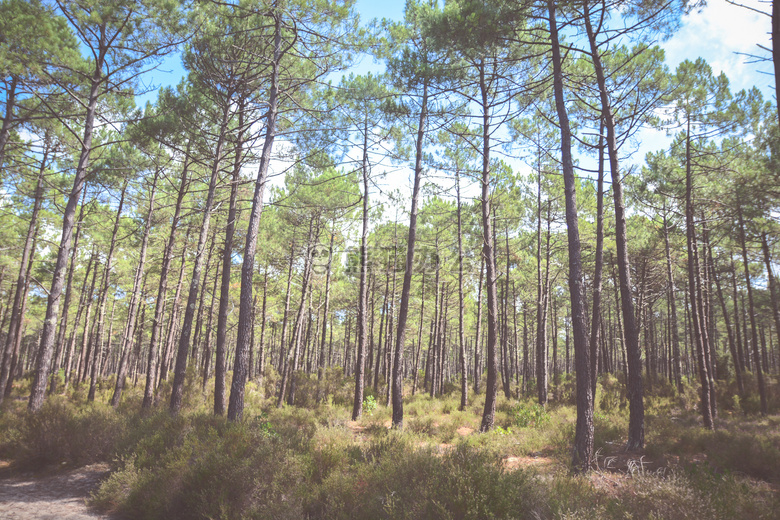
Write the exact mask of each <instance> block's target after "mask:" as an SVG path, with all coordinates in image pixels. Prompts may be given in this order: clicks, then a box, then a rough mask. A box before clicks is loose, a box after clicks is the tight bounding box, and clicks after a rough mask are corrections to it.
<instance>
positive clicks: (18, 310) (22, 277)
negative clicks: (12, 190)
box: [0, 147, 49, 403]
mask: <svg viewBox="0 0 780 520" xmlns="http://www.w3.org/2000/svg"><path fill="white" fill-rule="evenodd" d="M48 152H49V150H48V147H47V148H46V149H45V150H44V154H43V158H42V159H41V167H40V169H39V170H38V181H37V183H36V185H35V194H34V195H33V200H34V202H33V210H32V214H31V215H30V223H29V225H28V226H27V236H26V237H25V239H24V247H23V248H22V258H21V259H20V260H19V276H18V277H17V279H16V290H15V291H14V300H13V305H12V307H11V320H10V323H9V325H8V333H7V334H6V337H5V348H4V350H3V364H2V372H1V373H0V403H2V402H3V398H4V392H3V391H2V389H4V388H5V387H6V386H7V385H8V380H9V379H10V378H11V375H10V374H11V359H12V357H13V347H14V344H15V343H16V337H17V335H18V334H19V332H20V330H21V327H20V324H21V322H22V320H23V318H24V316H23V313H22V296H23V294H24V288H25V287H27V284H28V283H29V281H28V279H27V273H28V271H29V264H30V263H31V261H32V257H33V255H34V254H35V251H34V250H33V242H34V241H35V236H36V232H35V230H36V228H37V227H38V213H39V212H40V209H41V203H42V201H43V173H44V171H45V170H46V161H47V159H48ZM1 164H2V163H0V165H1Z"/></svg>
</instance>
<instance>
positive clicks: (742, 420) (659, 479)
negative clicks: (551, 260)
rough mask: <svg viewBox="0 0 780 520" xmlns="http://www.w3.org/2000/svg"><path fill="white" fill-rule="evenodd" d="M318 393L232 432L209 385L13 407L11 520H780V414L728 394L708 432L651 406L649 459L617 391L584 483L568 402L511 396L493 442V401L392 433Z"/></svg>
mask: <svg viewBox="0 0 780 520" xmlns="http://www.w3.org/2000/svg"><path fill="white" fill-rule="evenodd" d="M304 382H306V381H305V380H304ZM314 383H315V382H312V383H311V385H310V386H309V387H307V386H305V385H302V387H301V391H300V392H299V396H300V397H301V403H299V405H297V406H285V407H282V408H277V407H276V406H275V401H274V399H273V397H269V396H272V394H270V393H267V392H261V391H260V390H258V388H257V387H256V386H255V385H254V383H251V382H250V383H248V385H247V387H248V390H247V392H246V403H245V405H246V406H245V410H244V417H243V420H241V421H238V422H235V423H234V422H230V421H226V420H225V418H224V417H219V416H214V414H213V412H212V410H211V403H212V402H213V395H212V394H211V393H210V392H208V393H206V394H203V393H201V390H200V385H191V386H190V387H188V391H187V392H186V393H185V397H186V399H185V401H184V402H185V409H184V411H183V412H182V413H180V414H178V415H176V416H171V415H170V414H169V413H168V411H167V408H166V407H165V406H160V407H157V408H155V409H154V410H152V411H149V412H141V411H140V402H141V399H142V397H143V395H142V388H138V389H128V392H127V395H126V397H125V401H124V402H123V403H122V405H121V406H120V407H119V408H118V409H114V408H112V407H110V406H108V405H106V404H104V403H105V402H106V401H107V400H108V398H109V395H107V394H108V393H109V392H110V388H109V387H110V386H111V385H110V384H106V385H104V386H105V388H107V389H108V390H106V389H103V390H101V392H102V393H99V394H98V398H97V399H96V400H95V402H94V403H90V402H87V399H86V390H85V389H84V388H77V389H73V390H71V391H70V393H69V394H68V395H64V396H52V397H51V398H49V399H48V400H47V402H46V404H45V406H44V409H43V410H42V411H41V412H40V413H38V414H34V415H31V414H28V413H26V408H25V406H24V402H23V401H19V402H17V401H14V400H10V401H7V403H8V404H5V405H4V406H3V407H2V409H0V519H1V520H4V519H14V520H15V519H57V520H59V519H65V520H74V519H76V520H77V519H97V518H103V519H106V520H107V519H109V518H113V517H111V516H100V515H101V514H102V515H106V514H111V515H120V516H121V517H122V518H148V519H150V520H173V519H179V518H181V519H187V520H189V519H197V518H225V519H229V520H233V519H240V518H252V519H273V520H279V519H290V520H298V519H300V518H312V519H325V518H327V519H328V520H338V519H342V518H343V519H345V520H361V519H371V520H374V519H377V518H388V519H394V518H432V519H434V518H442V519H445V518H488V517H491V518H505V519H515V518H528V519H548V518H549V519H551V520H552V519H559V518H560V519H563V518H565V519H567V520H571V519H578V520H579V519H588V520H590V519H593V518H600V519H601V518H603V519H605V520H610V519H614V520H618V519H621V520H622V519H625V518H636V519H637V520H650V519H654V518H664V519H667V520H678V519H679V520H683V519H690V518H707V519H713V520H731V519H734V518H750V519H751V520H764V519H767V520H770V519H771V520H774V519H776V518H778V516H777V512H778V511H780V469H779V468H780V414H778V413H777V410H780V406H778V405H777V404H773V407H772V410H773V412H772V413H771V414H770V415H768V416H760V415H759V414H757V413H756V411H755V410H753V409H752V408H751V409H750V411H749V412H748V413H745V412H744V410H742V409H740V408H737V407H736V406H735V405H734V404H733V403H731V402H729V401H728V399H726V398H725V397H724V398H722V399H721V402H722V403H723V406H722V408H721V413H720V415H719V417H718V419H717V428H716V429H715V430H708V429H705V428H703V427H702V424H701V418H700V417H699V414H698V413H697V410H696V404H697V398H696V388H695V387H694V386H693V385H689V386H686V388H685V393H684V394H680V395H677V394H675V393H674V388H672V387H671V386H670V388H671V390H669V391H668V392H665V393H664V394H663V395H649V396H647V397H646V419H645V421H646V423H645V424H646V430H645V431H646V438H645V448H644V449H643V450H641V451H636V452H627V451H625V448H624V447H625V442H626V439H625V434H626V431H627V429H628V407H627V404H626V402H625V399H624V397H623V395H624V392H623V389H622V386H621V385H619V384H617V382H616V381H615V380H614V379H613V378H607V377H604V378H602V380H601V381H600V388H599V391H598V393H597V397H598V401H597V405H596V406H595V410H594V425H595V428H594V434H595V438H594V447H595V449H596V453H595V457H594V460H593V463H592V468H591V469H592V470H593V471H591V472H589V473H588V474H586V475H574V474H572V473H571V470H570V464H571V441H572V438H573V434H574V426H575V421H576V408H575V407H574V406H573V404H572V398H571V395H570V394H571V392H569V393H568V394H564V393H563V391H561V392H559V394H560V395H559V394H554V395H558V397H557V399H556V400H555V401H554V402H551V403H550V404H549V405H548V406H547V407H546V408H542V407H540V406H539V405H538V404H536V403H535V400H534V399H533V398H531V397H523V398H519V399H518V398H512V399H506V398H505V397H504V396H503V395H500V396H499V399H498V402H497V404H496V414H495V424H494V427H493V429H492V430H491V431H490V432H488V433H479V431H478V429H479V426H480V423H481V413H482V410H483V408H484V396H483V395H479V394H477V395H474V396H472V398H471V399H470V402H469V405H468V406H467V407H466V408H465V409H463V410H459V409H458V408H459V406H458V405H459V395H457V392H456V391H453V392H450V393H449V394H445V395H443V396H440V397H438V396H437V397H436V398H431V397H430V396H428V395H422V394H418V395H410V396H408V397H407V398H405V404H404V410H405V411H404V427H403V429H402V430H395V429H392V428H391V414H392V410H391V409H390V408H389V407H386V406H382V405H381V404H379V405H375V406H370V407H369V406H368V405H369V404H372V401H373V400H367V401H364V406H365V407H366V408H367V409H365V410H364V413H363V415H362V417H361V418H360V419H359V420H357V421H351V420H349V417H350V412H351V403H350V401H349V398H350V397H351V390H352V382H351V381H347V380H344V381H342V380H341V379H337V378H335V377H334V380H333V381H332V382H331V383H330V384H331V386H332V389H331V391H330V393H331V394H332V396H333V397H332V399H331V400H330V402H328V403H322V404H319V405H318V404H316V403H315V402H314V397H313V396H314V395H316V391H315V390H316V388H315V386H314ZM566 383H568V386H567V387H566V388H569V387H573V384H571V382H569V381H566ZM207 388H211V385H209V386H208V387H207ZM25 390H26V388H21V387H20V388H19V390H18V394H19V395H23V394H24V393H25ZM263 394H266V395H263ZM667 394H668V395H667ZM773 395H780V388H777V390H776V394H773ZM740 404H741V403H740ZM753 404H754V403H753V401H745V405H746V406H752V405H753ZM4 460H6V461H8V462H3V461H4Z"/></svg>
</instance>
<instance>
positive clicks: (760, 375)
mask: <svg viewBox="0 0 780 520" xmlns="http://www.w3.org/2000/svg"><path fill="white" fill-rule="evenodd" d="M737 217H738V218H739V241H740V245H741V246H742V263H743V265H744V269H745V285H746V286H747V293H748V305H749V309H750V312H749V318H750V331H751V342H750V343H751V345H752V346H753V362H754V364H755V367H756V379H757V380H758V395H759V398H760V400H761V415H766V414H767V413H768V405H767V395H766V393H767V392H766V383H765V382H764V371H763V369H762V367H761V354H760V352H759V346H758V326H757V325H756V311H755V308H754V305H753V287H752V284H751V282H750V263H749V259H748V254H747V245H746V239H745V222H744V218H743V216H742V204H741V203H740V202H739V201H737Z"/></svg>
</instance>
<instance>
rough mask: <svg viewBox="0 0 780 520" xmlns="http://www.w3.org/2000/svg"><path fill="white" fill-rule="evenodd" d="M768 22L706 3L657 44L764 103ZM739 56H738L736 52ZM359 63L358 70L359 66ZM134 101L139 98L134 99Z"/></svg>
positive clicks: (171, 62)
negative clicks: (755, 58) (701, 62)
mask: <svg viewBox="0 0 780 520" xmlns="http://www.w3.org/2000/svg"><path fill="white" fill-rule="evenodd" d="M741 1H742V3H744V4H745V5H747V6H750V7H753V8H755V9H758V10H762V11H766V10H768V9H769V4H768V3H762V2H761V1H760V0H741ZM404 5H405V2H403V1H399V0H385V1H380V2H377V1H376V0H358V1H357V2H356V10H357V11H358V12H359V13H360V18H361V21H363V23H366V22H368V21H369V20H371V19H372V18H391V19H396V20H400V19H401V18H402V17H403V10H404ZM770 28H771V27H770V18H769V17H768V16H762V15H761V14H759V13H756V12H753V11H750V10H748V9H745V8H742V7H738V6H735V5H732V4H729V3H728V2H726V0H710V1H709V2H708V3H707V6H706V7H705V8H704V9H703V10H701V11H699V12H694V13H692V14H690V15H688V16H686V17H685V18H684V21H683V24H682V26H681V27H680V29H679V30H678V31H677V32H676V33H675V35H674V36H673V37H672V38H671V39H670V40H668V41H666V42H663V43H662V46H663V47H664V49H665V50H666V62H667V64H668V65H669V67H670V68H671V69H672V70H674V68H675V67H676V66H677V64H678V63H680V62H681V61H682V60H684V59H690V60H695V59H696V58H698V57H699V56H701V57H703V58H705V59H706V60H707V61H708V62H709V63H710V65H711V66H712V67H713V69H714V71H715V72H716V73H717V72H720V71H722V72H725V73H726V75H727V76H728V77H729V80H730V81H731V84H732V91H737V90H740V89H742V88H750V87H752V86H753V85H755V86H757V87H759V88H760V89H761V90H762V91H763V93H764V96H765V97H766V98H767V99H771V98H773V97H774V90H773V89H772V88H771V86H770V85H771V84H773V81H774V79H773V77H772V75H771V72H772V67H771V63H770V62H765V63H752V64H751V63H748V62H749V61H750V58H748V57H746V56H744V54H760V55H763V56H766V55H767V53H766V52H764V51H762V50H761V49H759V48H758V47H757V44H762V45H764V46H769V45H770V43H771V42H770V38H769V34H768V33H769V31H770ZM737 53H742V54H743V55H740V54H737ZM366 66H367V64H363V65H362V66H361V67H360V68H365V67H366ZM182 74H183V70H182V67H181V60H180V59H179V57H178V56H171V57H169V58H168V59H166V60H165V61H164V62H163V63H162V64H161V65H160V67H158V69H157V70H156V71H153V72H152V73H150V74H149V75H148V76H147V82H151V84H153V85H155V86H161V85H175V84H177V83H178V82H179V79H180V78H181V75H182ZM155 98H156V92H154V91H153V92H149V93H148V94H146V95H144V96H143V97H142V99H143V100H152V99H155ZM139 102H140V100H139Z"/></svg>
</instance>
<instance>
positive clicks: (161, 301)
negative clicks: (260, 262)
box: [141, 144, 190, 410]
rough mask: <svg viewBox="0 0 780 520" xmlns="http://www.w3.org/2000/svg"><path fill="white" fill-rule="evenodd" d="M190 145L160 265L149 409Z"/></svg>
mask: <svg viewBox="0 0 780 520" xmlns="http://www.w3.org/2000/svg"><path fill="white" fill-rule="evenodd" d="M189 152H190V145H189V144H188V145H187V151H186V153H185V155H184V164H183V165H182V171H181V178H180V179H179V193H178V195H177V197H176V206H175V209H174V212H173V218H172V219H171V231H170V233H169V235H168V240H167V241H166V243H165V252H164V253H163V261H162V266H161V267H160V282H159V284H158V287H157V300H156V301H155V307H154V317H153V318H152V333H151V339H150V340H149V356H148V359H147V365H146V386H145V388H144V399H143V402H142V404H141V408H142V409H144V410H148V409H149V408H151V407H152V404H153V402H154V391H155V385H156V383H157V364H158V361H157V357H158V356H157V354H158V352H157V350H158V347H157V344H158V343H159V341H160V336H161V335H162V328H163V318H164V315H165V294H166V293H167V292H168V274H169V272H170V269H171V260H172V259H173V245H174V243H175V242H176V231H177V228H178V225H179V220H180V218H181V206H182V201H183V200H184V194H185V193H186V192H187V184H188V183H187V173H188V169H189Z"/></svg>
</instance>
